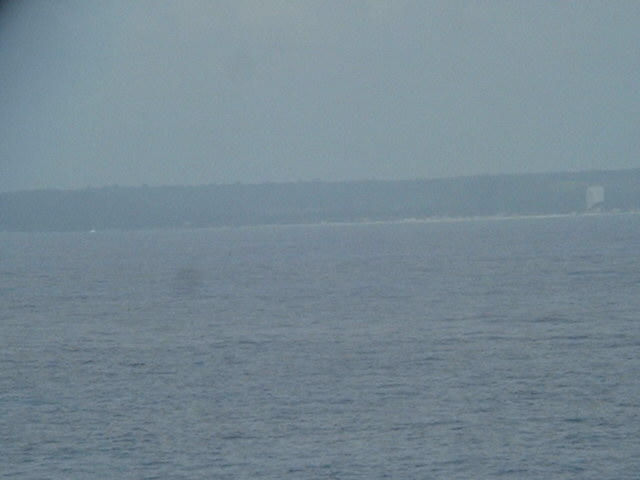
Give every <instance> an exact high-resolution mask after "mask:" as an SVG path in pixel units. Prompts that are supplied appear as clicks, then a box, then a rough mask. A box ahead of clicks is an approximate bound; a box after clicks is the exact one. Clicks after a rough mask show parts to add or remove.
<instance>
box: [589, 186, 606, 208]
mask: <svg viewBox="0 0 640 480" xmlns="http://www.w3.org/2000/svg"><path fill="white" fill-rule="evenodd" d="M603 204H604V187H601V186H600V185H592V186H590V187H589V188H587V195H586V211H587V212H599V211H600V210H601V209H602V206H603Z"/></svg>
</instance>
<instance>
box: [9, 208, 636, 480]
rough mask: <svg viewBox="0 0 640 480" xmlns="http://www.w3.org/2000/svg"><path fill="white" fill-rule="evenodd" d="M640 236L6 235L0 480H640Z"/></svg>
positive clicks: (297, 229) (520, 222)
mask: <svg viewBox="0 0 640 480" xmlns="http://www.w3.org/2000/svg"><path fill="white" fill-rule="evenodd" d="M638 238H640V216H637V215H610V216H584V217H563V218H537V219H512V220H501V221H465V222H452V223H444V222H443V223H389V224H377V225H340V226H330V225H321V226H291V227H255V228H237V229H210V230H180V231H146V232H98V233H65V234H8V233H3V234H0V241H1V242H2V244H3V249H2V254H1V256H0V289H1V290H0V299H1V301H2V308H1V309H0V330H1V335H0V457H1V458H2V462H1V470H0V471H1V475H0V476H3V478H21V479H30V478H33V479H36V478H38V479H41V478H48V479H55V480H57V479H73V478H78V479H80V478H104V479H110V478H113V479H116V478H118V479H140V478H149V479H150V478H175V479H199V478H220V479H225V478H228V479H231V478H234V479H235V478H264V479H274V480H275V479H281V478H291V479H299V478H327V479H329V478H340V479H349V478H353V479H383V478H397V479H399V478H403V479H429V478H487V479H490V478H508V479H549V478H553V479H567V480H569V479H572V480H573V479H576V478H580V479H594V480H595V479H598V480H600V479H604V478H612V479H613V478H615V479H628V480H631V479H636V478H638V476H639V475H640V467H639V465H640V462H638V452H640V439H639V437H638V434H637V433H638V431H639V427H640V419H639V417H638V411H639V409H638V407H639V406H640V405H639V401H638V398H640V381H639V380H638V375H637V372H638V371H639V370H640V368H639V367H640V364H639V363H640V360H639V357H638V354H637V353H638V346H639V345H640V327H639V326H638V321H637V320H638V312H639V311H640V297H639V296H638V294H637V293H638V285H639V284H640V273H639V272H640V264H639V263H640V260H639V259H638V256H637V255H635V254H634V252H636V251H637V247H638Z"/></svg>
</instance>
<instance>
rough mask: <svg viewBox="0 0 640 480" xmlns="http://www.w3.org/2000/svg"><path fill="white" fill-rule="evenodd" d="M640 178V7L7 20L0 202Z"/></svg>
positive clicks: (126, 4) (304, 7) (173, 13)
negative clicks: (470, 178) (254, 187)
mask: <svg viewBox="0 0 640 480" xmlns="http://www.w3.org/2000/svg"><path fill="white" fill-rule="evenodd" d="M638 166H640V1H638V0H630V1H616V0H603V1H589V0H576V1H561V0H548V1H547V0H535V1H527V0H502V1H469V0H467V1H456V0H442V1H435V0H434V1H429V0H414V1H412V0H368V1H367V0H352V1H347V0H340V1H338V0H300V1H293V0H219V1H216V0H172V1H169V0H146V1H145V0H135V1H133V0H55V1H49V0H41V1H38V0H31V1H29V0H22V1H20V0H17V1H13V2H3V7H2V8H1V9H0V190H3V191H6V190H23V189H35V188H84V187H86V186H88V185H92V186H94V187H95V186H102V185H114V184H118V185H141V184H143V183H146V184H149V185H173V184H209V183H233V182H243V183H255V182H271V181H278V182H279V181H296V180H312V179H321V180H349V179H374V178H375V179H409V178H432V177H443V176H459V175H470V174H478V173H492V174H493V173H511V172H540V171H559V170H582V169H592V168H597V169H608V168H634V167H638Z"/></svg>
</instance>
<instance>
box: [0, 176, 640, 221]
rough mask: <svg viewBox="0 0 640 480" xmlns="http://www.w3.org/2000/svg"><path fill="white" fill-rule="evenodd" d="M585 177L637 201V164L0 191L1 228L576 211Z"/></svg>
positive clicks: (616, 198)
mask: <svg viewBox="0 0 640 480" xmlns="http://www.w3.org/2000/svg"><path fill="white" fill-rule="evenodd" d="M591 185H600V186H602V187H603V188H604V191H605V202H604V206H603V208H604V210H608V211H629V210H634V209H637V208H638V207H639V206H640V169H632V170H598V171H596V170H593V171H585V172H562V173H545V174H507V175H482V176H473V177H458V178H445V179H431V180H388V181H380V180H368V181H344V182H323V181H310V182H296V183H262V184H233V185H204V186H159V187H152V186H141V187H120V186H111V187H101V188H86V189H82V190H68V191H62V190H35V191H23V192H5V193H0V231H82V230H104V229H147V228H198V227H215V226H240V225H261V224H295V223H318V222H357V221H365V220H370V221H373V220H399V219H405V218H417V219H422V218H435V217H475V216H493V215H544V214H566V213H582V212H584V210H585V192H586V189H587V188H588V187H589V186H591Z"/></svg>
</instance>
